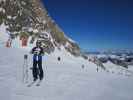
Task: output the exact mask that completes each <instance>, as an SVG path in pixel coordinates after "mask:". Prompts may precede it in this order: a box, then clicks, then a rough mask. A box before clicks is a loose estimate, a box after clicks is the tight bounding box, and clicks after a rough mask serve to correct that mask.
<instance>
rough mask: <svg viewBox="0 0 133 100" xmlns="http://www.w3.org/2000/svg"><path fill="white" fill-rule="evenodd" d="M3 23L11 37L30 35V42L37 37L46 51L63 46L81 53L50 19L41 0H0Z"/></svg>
mask: <svg viewBox="0 0 133 100" xmlns="http://www.w3.org/2000/svg"><path fill="white" fill-rule="evenodd" d="M3 23H4V24H5V25H6V26H8V27H7V29H6V30H7V31H8V32H9V33H10V37H11V39H15V38H16V37H27V38H28V39H29V37H31V40H30V43H31V44H32V43H34V42H35V41H36V40H38V39H39V40H40V41H42V45H43V47H44V49H45V51H47V52H48V53H51V52H52V51H54V49H55V47H57V48H59V49H60V47H62V46H63V47H64V48H65V49H66V50H67V51H68V52H70V53H71V54H73V55H75V56H80V55H81V53H80V48H79V46H78V45H77V44H76V43H75V42H73V41H71V39H69V38H68V37H67V36H66V35H65V33H64V32H63V31H62V30H61V29H60V28H59V26H58V25H57V24H56V23H55V21H54V20H52V18H51V17H50V16H49V15H48V12H47V10H46V8H45V7H44V5H43V4H42V2H41V0H0V25H1V24H3Z"/></svg>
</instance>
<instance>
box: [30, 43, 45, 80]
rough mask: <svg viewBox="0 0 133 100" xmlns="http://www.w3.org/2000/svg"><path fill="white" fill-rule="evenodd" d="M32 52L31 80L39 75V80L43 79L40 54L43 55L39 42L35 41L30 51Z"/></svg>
mask: <svg viewBox="0 0 133 100" xmlns="http://www.w3.org/2000/svg"><path fill="white" fill-rule="evenodd" d="M31 53H32V54H33V69H32V74H33V78H34V79H33V81H36V80H37V79H38V77H39V79H40V80H42V79H43V69H42V56H43V55H44V51H43V48H42V47H41V42H40V41H37V42H36V47H34V48H33V49H32V51H31Z"/></svg>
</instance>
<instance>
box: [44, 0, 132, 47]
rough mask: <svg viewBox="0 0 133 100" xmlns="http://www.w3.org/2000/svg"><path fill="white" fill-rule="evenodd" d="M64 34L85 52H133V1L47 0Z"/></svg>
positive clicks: (47, 4)
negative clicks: (125, 50)
mask: <svg viewBox="0 0 133 100" xmlns="http://www.w3.org/2000/svg"><path fill="white" fill-rule="evenodd" d="M43 2H44V3H45V6H46V8H47V10H48V11H49V14H50V15H51V17H52V18H53V19H54V20H55V21H56V23H57V24H58V25H59V26H60V27H61V28H62V29H63V30H64V32H65V33H66V34H67V35H68V36H69V37H71V38H72V39H73V40H75V41H76V42H77V43H78V44H79V45H80V47H81V48H83V49H84V50H104V49H133V45H132V43H133V1H132V0H43Z"/></svg>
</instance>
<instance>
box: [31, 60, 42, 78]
mask: <svg viewBox="0 0 133 100" xmlns="http://www.w3.org/2000/svg"><path fill="white" fill-rule="evenodd" d="M32 73H33V78H34V79H38V76H39V79H40V80H42V79H43V69H42V60H39V61H36V60H33V72H32Z"/></svg>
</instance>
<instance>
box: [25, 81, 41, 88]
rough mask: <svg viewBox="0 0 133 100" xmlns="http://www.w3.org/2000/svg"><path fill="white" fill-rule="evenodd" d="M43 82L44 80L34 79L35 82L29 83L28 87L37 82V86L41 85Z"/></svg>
mask: <svg viewBox="0 0 133 100" xmlns="http://www.w3.org/2000/svg"><path fill="white" fill-rule="evenodd" d="M41 82H42V80H38V81H37V80H36V81H33V82H31V83H29V84H28V85H27V87H31V86H33V85H34V84H35V86H40V85H41Z"/></svg>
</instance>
